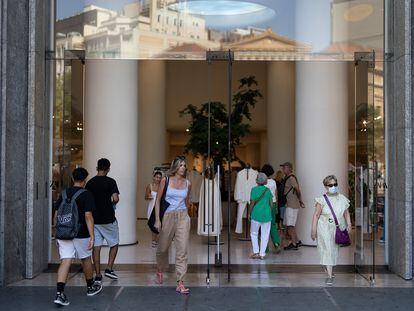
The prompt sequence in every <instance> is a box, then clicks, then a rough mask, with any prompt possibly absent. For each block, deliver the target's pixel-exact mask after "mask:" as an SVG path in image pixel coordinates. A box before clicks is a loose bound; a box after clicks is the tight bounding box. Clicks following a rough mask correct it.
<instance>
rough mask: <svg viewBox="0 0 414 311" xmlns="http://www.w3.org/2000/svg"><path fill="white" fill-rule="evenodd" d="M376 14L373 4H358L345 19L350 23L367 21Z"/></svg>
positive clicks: (346, 14)
mask: <svg viewBox="0 0 414 311" xmlns="http://www.w3.org/2000/svg"><path fill="white" fill-rule="evenodd" d="M373 12H374V7H373V6H372V5H371V4H357V5H354V6H351V7H350V8H349V9H347V10H346V11H345V13H344V19H345V20H346V21H348V22H359V21H362V20H364V19H366V18H367V17H368V16H370V15H371V14H372V13H373Z"/></svg>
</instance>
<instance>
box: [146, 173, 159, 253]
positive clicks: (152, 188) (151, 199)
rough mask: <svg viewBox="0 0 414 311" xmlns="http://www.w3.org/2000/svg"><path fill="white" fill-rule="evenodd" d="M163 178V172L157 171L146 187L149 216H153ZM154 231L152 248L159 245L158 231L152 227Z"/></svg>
mask: <svg viewBox="0 0 414 311" xmlns="http://www.w3.org/2000/svg"><path fill="white" fill-rule="evenodd" d="M161 179H162V173H161V172H160V171H155V172H154V173H153V174H152V183H150V184H148V185H147V188H146V189H145V200H146V201H148V207H147V218H148V219H150V218H151V214H152V213H153V211H154V206H155V200H156V199H157V193H158V188H159V187H160V182H161ZM150 229H151V231H152V242H151V245H152V248H156V247H157V246H158V232H157V231H156V230H154V229H153V227H152V226H151V227H150Z"/></svg>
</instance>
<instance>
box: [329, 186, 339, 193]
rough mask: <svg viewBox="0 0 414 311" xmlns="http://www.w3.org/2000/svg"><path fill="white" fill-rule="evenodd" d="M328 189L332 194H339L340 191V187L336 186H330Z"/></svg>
mask: <svg viewBox="0 0 414 311" xmlns="http://www.w3.org/2000/svg"><path fill="white" fill-rule="evenodd" d="M328 191H329V193H330V194H337V193H338V187H335V186H333V187H329V188H328Z"/></svg>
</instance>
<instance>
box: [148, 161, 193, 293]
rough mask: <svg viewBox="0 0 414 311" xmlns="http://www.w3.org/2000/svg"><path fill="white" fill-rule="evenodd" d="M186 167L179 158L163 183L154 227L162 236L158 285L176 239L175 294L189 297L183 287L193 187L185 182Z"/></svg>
mask: <svg viewBox="0 0 414 311" xmlns="http://www.w3.org/2000/svg"><path fill="white" fill-rule="evenodd" d="M186 174H187V165H186V161H185V157H183V156H178V157H176V158H175V159H174V160H173V161H172V163H171V168H170V170H169V171H168V172H167V176H166V177H165V178H163V179H162V180H161V183H160V187H159V190H158V193H157V199H156V201H155V225H154V227H155V228H156V229H157V231H158V232H159V233H160V236H159V240H158V248H157V274H156V280H157V283H158V284H162V283H163V271H164V270H165V269H166V268H167V267H168V265H169V262H168V249H169V248H170V246H171V242H172V240H173V239H174V245H175V248H176V255H175V271H176V275H177V287H176V292H177V293H179V294H184V295H186V294H189V293H190V290H189V288H186V287H185V286H184V277H185V275H186V273H187V264H188V244H189V236H190V226H191V222H190V216H189V215H188V208H189V206H190V193H191V183H190V182H189V181H188V179H187V178H186Z"/></svg>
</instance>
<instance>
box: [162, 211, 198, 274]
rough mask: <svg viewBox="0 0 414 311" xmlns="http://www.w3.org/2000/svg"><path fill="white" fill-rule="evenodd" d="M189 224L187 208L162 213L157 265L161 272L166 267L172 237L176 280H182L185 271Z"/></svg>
mask: <svg viewBox="0 0 414 311" xmlns="http://www.w3.org/2000/svg"><path fill="white" fill-rule="evenodd" d="M190 226H191V222H190V217H189V216H188V212H187V210H183V211H176V212H170V213H165V214H164V217H163V220H162V229H161V233H160V238H159V241H158V248H157V267H158V271H161V272H162V271H164V270H165V269H166V268H167V267H168V264H169V262H168V249H169V248H170V245H171V242H172V240H173V239H174V244H175V272H176V274H177V281H181V280H183V278H184V276H185V274H186V273H187V262H188V255H187V252H188V243H189V237H190Z"/></svg>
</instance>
